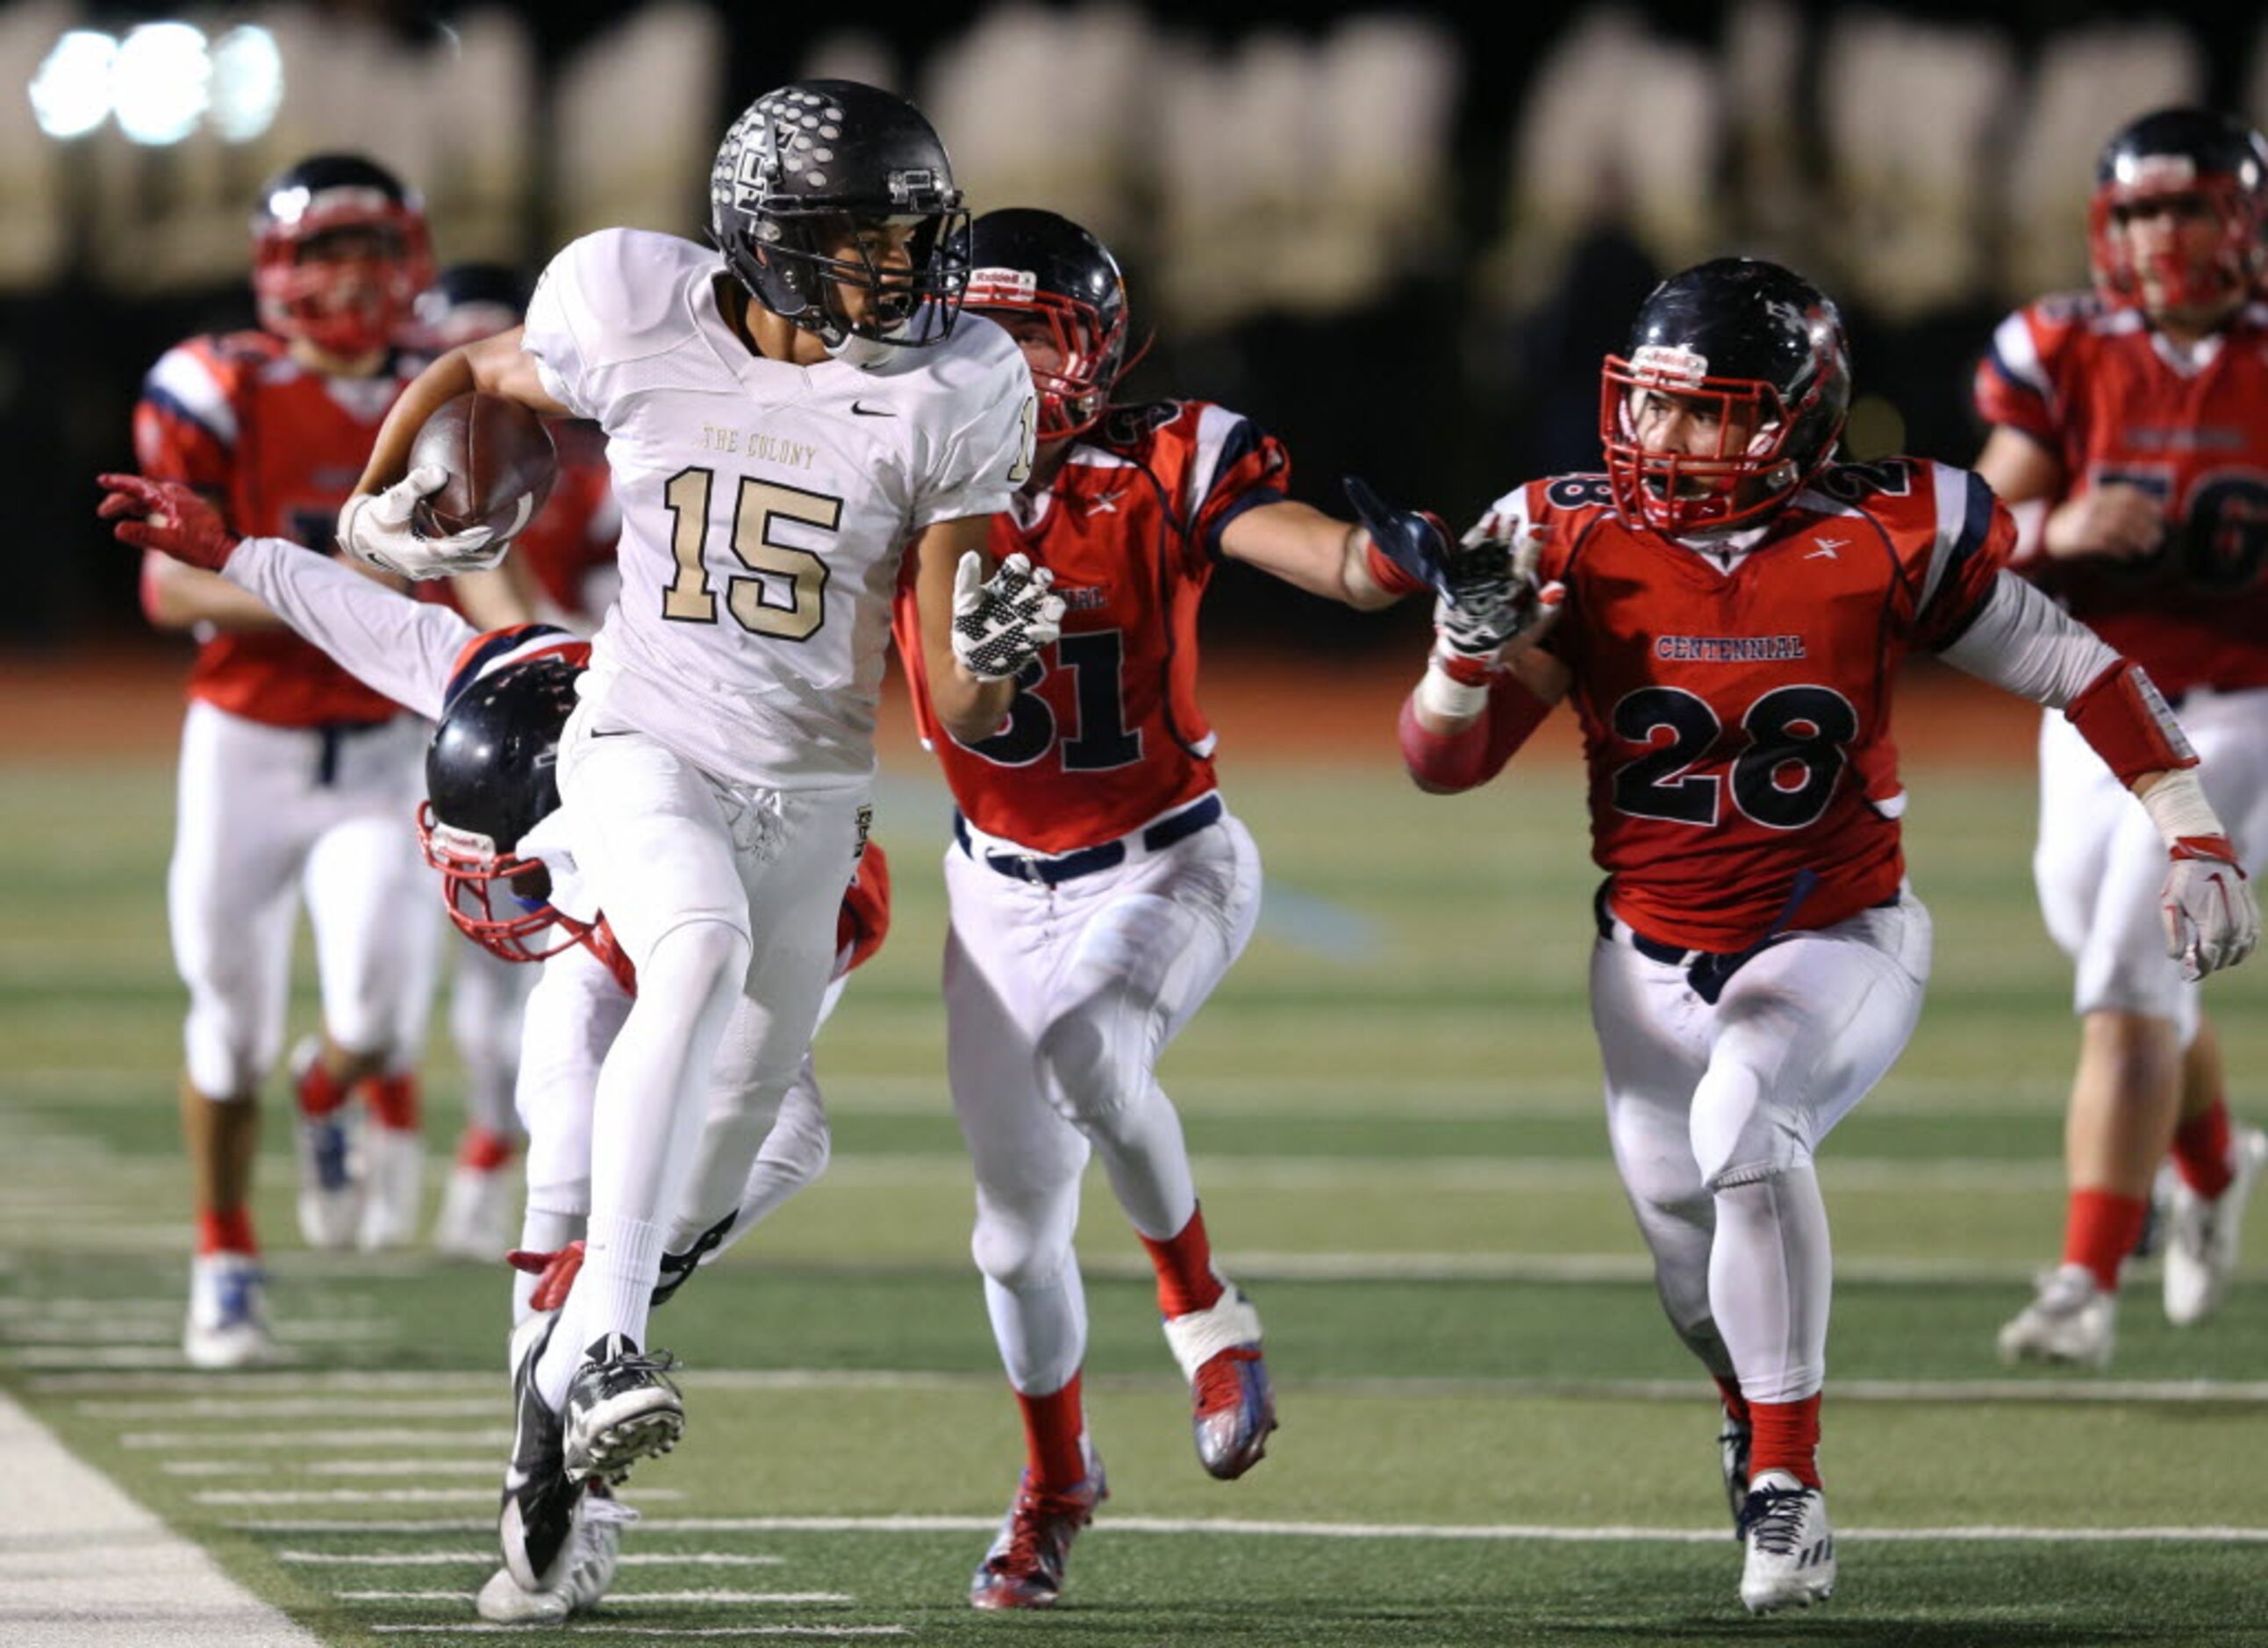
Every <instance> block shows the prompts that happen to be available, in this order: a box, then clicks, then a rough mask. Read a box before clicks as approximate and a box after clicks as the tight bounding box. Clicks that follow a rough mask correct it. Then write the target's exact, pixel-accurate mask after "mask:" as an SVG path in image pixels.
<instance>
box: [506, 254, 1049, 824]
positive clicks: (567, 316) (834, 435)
mask: <svg viewBox="0 0 2268 1648" xmlns="http://www.w3.org/2000/svg"><path fill="white" fill-rule="evenodd" d="M723 276H724V264H723V261H722V260H721V259H720V258H719V257H718V255H716V254H715V253H714V252H711V251H709V250H707V249H705V248H702V247H698V246H696V245H694V244H693V243H692V242H690V241H688V240H679V239H677V238H676V237H674V236H672V235H664V234H649V233H639V232H637V231H633V230H628V229H610V230H606V231H602V232H601V233H597V234H593V235H588V236H585V238H584V239H582V240H577V241H575V242H574V243H573V244H571V245H570V246H569V247H567V248H566V249H565V250H563V251H562V252H561V253H560V254H559V255H558V256H556V258H554V259H553V260H552V262H551V265H550V267H549V269H547V270H545V271H544V275H543V279H542V283H541V285H539V286H538V287H537V289H536V292H535V297H534V301H533V302H532V303H531V304H530V305H529V306H528V311H527V330H526V333H525V334H524V336H523V339H522V344H523V347H524V348H525V349H526V350H527V352H528V353H529V354H531V355H533V356H534V357H535V358H536V360H537V362H538V364H539V366H540V367H541V373H542V378H543V383H544V387H545V388H547V389H548V390H549V392H550V393H551V394H552V395H553V396H554V397H555V398H556V399H557V400H558V401H559V402H560V403H561V404H563V405H564V406H566V407H567V408H568V409H569V410H571V411H573V412H575V413H576V414H577V415H578V416H580V417H584V418H591V419H593V420H594V421H596V422H597V423H598V424H599V425H600V427H602V428H603V429H604V430H605V431H606V432H607V440H608V447H607V457H608V464H609V466H610V467H611V469H612V470H613V478H614V486H615V497H616V499H618V501H619V502H620V504H621V506H622V548H621V562H622V593H621V595H619V596H617V597H616V599H615V604H614V606H613V608H612V609H611V610H608V613H607V616H606V622H605V624H603V626H602V627H601V628H600V631H599V634H598V637H597V639H596V642H595V644H594V646H593V653H592V661H591V669H590V673H589V675H588V676H586V677H585V684H584V687H583V691H584V694H585V697H586V698H593V699H595V700H596V703H595V706H594V707H595V708H596V709H598V710H599V711H600V712H602V713H603V714H604V716H605V718H606V720H607V721H609V722H614V723H618V724H621V725H623V726H628V727H634V728H637V729H638V730H640V731H642V732H644V733H646V734H648V735H651V736H652V737H653V738H655V739H657V740H659V742H660V743H663V744H665V745H666V746H668V747H669V748H670V749H672V750H675V751H676V752H677V753H678V754H680V755H681V756H683V757H685V758H686V759H688V760H689V761H691V762H693V763H694V764H696V765H698V766H701V767H703V768H705V769H706V770H708V771H709V772H713V773H715V774H717V775H718V777H720V778H725V779H728V780H734V781H737V782H741V783H748V784H756V785H762V786H766V787H780V788H825V787H836V786H838V785H843V784H851V783H858V782H862V781H863V780H865V779H866V777H867V776H868V775H869V774H871V772H873V760H874V757H873V728H874V713H875V703H876V699H877V697H878V695H879V693H880V686H881V680H882V654H883V648H884V647H885V646H887V643H888V639H889V632H890V602H891V596H892V594H893V591H894V589H895V582H896V579H897V573H898V561H899V557H900V554H901V552H902V550H903V549H904V547H905V545H906V543H908V541H909V540H910V539H911V538H912V537H914V536H916V535H917V534H918V533H919V532H921V531H922V530H923V529H924V528H927V527H929V526H932V525H933V524H934V523H936V522H938V521H952V520H955V519H957V518H960V517H962V516H968V515H989V514H994V513H996V512H998V511H999V510H1001V509H1004V508H1005V507H1006V506H1007V504H1008V500H1009V498H1010V497H1011V495H1012V494H1013V492H1014V491H1015V490H1016V488H1017V487H1018V486H1019V485H1020V484H1021V483H1022V481H1023V480H1024V478H1025V477H1027V475H1028V474H1029V473H1030V466H1031V453H1032V445H1031V443H1032V417H1033V401H1032V384H1031V376H1030V373H1029V372H1028V371H1027V369H1026V367H1025V365H1024V360H1023V356H1022V354H1021V353H1020V351H1018V349H1017V348H1016V346H1015V344H1013V342H1011V341H1010V339H1009V337H1008V336H1007V334H1006V333H1005V332H1003V331H1002V330H1001V329H999V328H998V327H997V326H994V325H993V324H992V323H991V322H990V321H986V320H983V319H982V318H981V317H979V316H976V315H973V314H964V315H962V316H961V318H960V320H959V321H958V323H957V324H956V325H955V326H954V330H953V334H952V336H949V337H947V338H946V340H945V341H944V342H942V343H939V344H934V345H932V346H930V347H926V348H916V349H891V350H887V351H883V358H882V359H881V360H880V364H878V365H873V366H852V365H851V364H849V363H848V362H846V361H841V360H828V361H824V362H822V363H821V364H820V365H818V366H789V365H785V364H784V363H782V362H779V361H776V360H767V359H765V358H762V357H761V356H758V355H755V354H754V353H752V352H750V351H749V350H748V348H747V345H746V344H743V343H742V342H741V341H740V337H739V336H738V335H736V334H735V333H734V331H733V329H732V328H731V326H729V325H728V324H727V323H726V321H725V318H724V316H723V315H722V314H720V313H719V311H718V303H717V282H718V278H719V277H723Z"/></svg>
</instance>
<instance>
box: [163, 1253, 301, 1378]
mask: <svg viewBox="0 0 2268 1648" xmlns="http://www.w3.org/2000/svg"><path fill="white" fill-rule="evenodd" d="M181 1354H182V1355H183V1356H187V1357H188V1362H189V1365H190V1366H191V1367H193V1368H213V1369H224V1368H251V1367H258V1366H260V1365H261V1364H262V1363H269V1362H274V1361H276V1359H277V1358H278V1356H279V1355H280V1354H281V1353H280V1352H279V1351H278V1350H277V1349H276V1339H275V1335H274V1334H270V1333H269V1331H268V1304H267V1278H266V1276H265V1275H263V1273H262V1272H261V1268H260V1260H258V1259H256V1258H255V1257H254V1256H253V1255H252V1254H250V1253H210V1254H201V1255H199V1256H198V1257H197V1258H195V1259H192V1260H190V1261H189V1319H188V1325H187V1326H186V1327H183V1328H182V1330H181Z"/></svg>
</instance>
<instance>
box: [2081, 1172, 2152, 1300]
mask: <svg viewBox="0 0 2268 1648" xmlns="http://www.w3.org/2000/svg"><path fill="white" fill-rule="evenodd" d="M2149 1216H2150V1203H2149V1200H2148V1198H2147V1197H2144V1196H2122V1195H2120V1194H2118V1193H2117V1192H2116V1191H2111V1190H2074V1191H2073V1192H2072V1193H2071V1206H2070V1209H2069V1211H2068V1212H2066V1214H2065V1215H2064V1227H2063V1262H2064V1263H2065V1264H2066V1265H2085V1266H2086V1267H2088V1269H2089V1270H2091V1271H2093V1272H2094V1273H2095V1285H2096V1286H2097V1287H2099V1288H2101V1289H2102V1290H2103V1291H2104V1292H2105V1293H2116V1292H2117V1290H2118V1267H2119V1266H2120V1265H2122V1264H2124V1262H2125V1260H2126V1255H2127V1254H2129V1253H2132V1252H2133V1251H2134V1238H2136V1237H2138V1236H2139V1235H2141V1234H2142V1224H2143V1221H2145V1220H2146V1219H2147V1218H2148V1217H2149Z"/></svg>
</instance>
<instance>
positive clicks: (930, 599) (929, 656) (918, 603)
mask: <svg viewBox="0 0 2268 1648" xmlns="http://www.w3.org/2000/svg"><path fill="white" fill-rule="evenodd" d="M987 536H988V533H987V523H986V518H984V517H983V516H972V517H969V518H968V519H965V520H960V521H939V523H937V524H936V525H935V526H932V527H930V528H927V529H926V530H924V532H923V533H922V534H921V535H920V536H918V537H917V538H916V539H915V540H914V541H913V543H912V544H911V545H909V547H908V549H907V551H906V553H907V554H908V555H909V556H910V557H912V558H914V561H915V569H914V610H915V612H916V614H917V616H918V617H919V619H920V625H921V646H922V669H923V673H924V675H925V676H927V677H928V680H929V702H930V708H931V709H932V711H933V712H935V713H936V715H937V719H938V720H939V722H941V723H942V724H943V725H944V727H945V729H946V732H948V733H950V734H952V735H953V736H954V738H955V739H957V740H959V741H960V742H961V743H976V741H977V740H978V739H981V738H984V737H986V736H989V735H990V734H991V732H992V731H993V729H994V728H997V727H998V726H999V724H1000V718H1001V717H1002V716H1004V715H1005V714H1007V713H1008V706H1010V705H1011V704H1013V702H1015V698H1016V684H1015V682H1014V681H1013V680H1006V681H985V680H980V679H979V678H978V677H976V676H973V675H971V674H969V673H968V669H967V668H966V667H965V666H964V665H963V664H962V663H961V660H960V658H959V657H958V656H956V655H955V654H954V650H953V580H954V569H955V568H956V567H957V566H958V565H960V564H961V557H962V556H963V555H964V554H967V553H968V552H969V551H976V553H977V554H978V555H980V556H983V557H984V558H985V565H986V569H987V570H988V571H989V570H990V565H991V559H990V555H989V554H988V553H987V552H986V551H985V547H984V545H985V540H986V537H987Z"/></svg>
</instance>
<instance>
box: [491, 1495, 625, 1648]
mask: <svg viewBox="0 0 2268 1648" xmlns="http://www.w3.org/2000/svg"><path fill="white" fill-rule="evenodd" d="M637 1516H638V1513H637V1511H633V1510H631V1509H630V1506H628V1505H626V1504H622V1501H620V1500H619V1499H616V1498H615V1497H613V1496H612V1495H611V1494H610V1493H608V1490H607V1489H606V1487H605V1485H604V1484H603V1483H598V1482H594V1483H593V1484H592V1487H591V1490H590V1492H589V1494H588V1495H587V1496H586V1497H585V1499H584V1501H583V1514H582V1515H581V1516H580V1517H579V1518H578V1519H576V1523H575V1531H574V1533H572V1534H571V1535H570V1536H569V1538H568V1541H567V1550H566V1553H565V1556H564V1557H563V1560H562V1561H561V1562H560V1563H558V1565H557V1569H556V1578H554V1579H553V1580H552V1582H551V1584H550V1585H547V1586H546V1587H544V1588H543V1589H542V1590H541V1591H530V1590H529V1589H528V1588H527V1586H525V1585H521V1584H520V1583H519V1580H517V1579H515V1578H512V1570H511V1569H509V1568H499V1569H497V1570H496V1572H494V1573H493V1574H491V1575H490V1576H489V1582H488V1584H486V1585H482V1587H481V1590H480V1594H479V1595H478V1596H477V1597H475V1599H474V1600H473V1607H474V1608H475V1611H476V1612H477V1613H478V1614H479V1615H480V1616H481V1617H482V1619H484V1620H487V1621H489V1622H491V1623H493V1624H497V1625H528V1624H541V1625H556V1624H557V1623H559V1622H561V1621H563V1620H564V1619H567V1618H568V1617H569V1616H571V1615H576V1614H581V1613H585V1612H586V1611H588V1610H589V1609H591V1608H594V1607H597V1606H598V1605H599V1603H600V1600H601V1599H603V1598H604V1597H605V1596H606V1594H607V1593H608V1590H609V1589H610V1588H611V1587H612V1586H613V1585H614V1583H615V1567H616V1566H617V1565H618V1564H619V1563H621V1561H622V1530H623V1529H624V1528H625V1527H627V1526H630V1524H631V1523H633V1522H635V1521H637Z"/></svg>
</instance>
